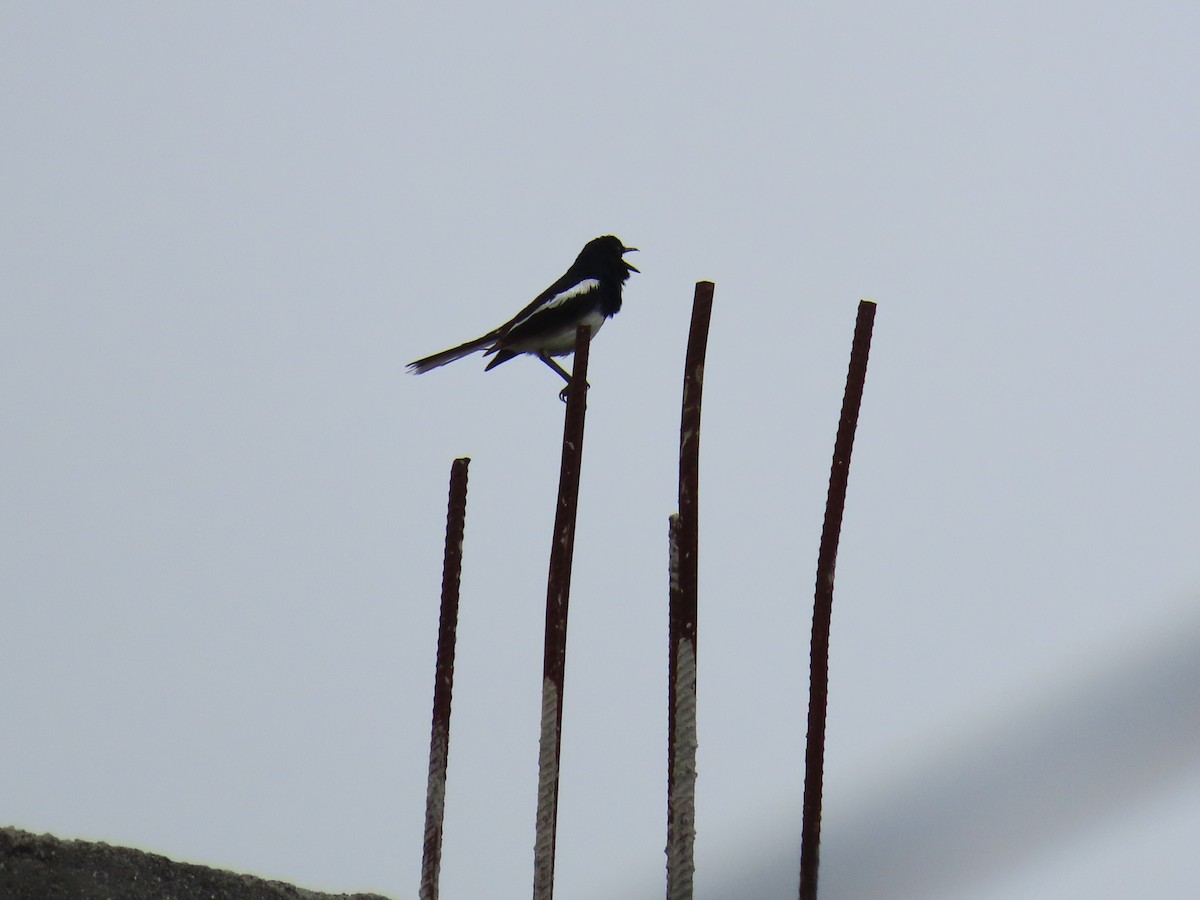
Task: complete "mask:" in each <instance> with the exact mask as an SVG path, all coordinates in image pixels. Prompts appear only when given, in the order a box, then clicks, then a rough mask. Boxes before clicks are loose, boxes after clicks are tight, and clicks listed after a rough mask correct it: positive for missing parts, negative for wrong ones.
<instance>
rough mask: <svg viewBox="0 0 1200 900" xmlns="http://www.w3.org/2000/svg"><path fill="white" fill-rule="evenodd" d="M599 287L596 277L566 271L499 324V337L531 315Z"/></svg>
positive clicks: (522, 323) (518, 325)
mask: <svg viewBox="0 0 1200 900" xmlns="http://www.w3.org/2000/svg"><path fill="white" fill-rule="evenodd" d="M599 288H600V281H599V279H596V278H583V279H581V278H579V277H578V276H576V275H572V274H571V273H569V272H568V273H567V274H566V275H564V276H563V277H562V278H560V279H558V281H556V282H554V284H552V285H550V287H548V288H546V289H545V290H544V291H542V292H541V293H540V294H538V295H537V296H536V297H535V298H534V299H533V300H532V301H531V302H530V304H529V305H528V306H526V307H525V308H524V309H523V310H521V311H520V312H519V313H517V314H516V315H515V316H513V317H512V318H511V319H509V320H508V321H507V322H505V323H504V324H503V325H501V326H500V327H499V328H498V329H496V330H497V332H499V334H500V336H501V337H504V336H507V335H508V334H510V333H512V331H513V330H514V329H516V328H519V327H520V326H522V325H524V324H525V323H527V322H528V321H529V319H531V318H532V317H533V316H535V315H537V314H539V313H541V312H544V311H546V310H551V309H554V308H555V307H559V306H562V305H563V304H565V303H568V301H571V300H573V299H574V298H576V297H582V296H584V295H585V294H589V293H591V292H592V291H595V290H598V289H599Z"/></svg>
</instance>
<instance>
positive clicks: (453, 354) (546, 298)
mask: <svg viewBox="0 0 1200 900" xmlns="http://www.w3.org/2000/svg"><path fill="white" fill-rule="evenodd" d="M636 250H637V247H626V246H625V245H624V244H623V243H621V240H620V239H619V238H617V237H615V236H613V235H611V234H606V235H604V236H603V237H598V238H595V239H594V240H590V241H588V242H587V243H586V244H585V245H584V247H583V249H582V250H581V251H580V252H579V256H578V257H576V258H575V262H573V263H571V267H570V268H569V269H567V271H566V272H564V273H563V275H562V277H561V278H559V279H558V280H557V281H556V282H554V284H552V285H550V287H548V288H546V289H545V290H544V291H542V292H541V293H540V294H538V295H537V296H536V297H534V298H533V300H532V302H530V304H529V305H528V306H526V307H525V308H524V309H523V310H521V311H520V312H519V313H517V314H516V315H515V316H513V317H512V318H511V319H509V320H508V321H507V322H505V323H504V324H503V325H501V326H500V327H499V328H494V329H492V330H491V331H489V332H488V333H487V334H484V335H481V336H479V337H477V338H475V339H474V340H473V341H467V342H466V343H465V344H459V345H458V346H457V347H451V348H450V349H449V350H443V351H442V352H441V353H435V354H433V355H432V356H426V357H424V358H423V359H418V360H416V361H415V362H410V363H409V364H408V366H407V368H408V370H409V371H410V372H411V373H412V374H414V375H420V374H422V373H424V372H429V371H431V370H432V369H436V368H438V367H439V366H444V365H446V363H451V362H454V360H456V359H462V358H463V357H464V356H470V355H471V354H472V353H475V352H476V351H478V350H482V351H483V355H484V356H492V357H493V359H492V360H491V361H490V362H489V363H488V364H487V366H486V367H485V368H484V371H485V372H486V371H490V370H491V369H494V368H496V366H498V365H500V364H501V363H506V362H508V361H509V360H510V359H512V358H513V357H515V356H520V355H521V354H523V353H528V354H530V355H532V356H536V357H537V358H538V359H540V360H541V361H542V362H544V363H545V364H546V365H547V366H549V367H550V368H551V369H553V370H554V371H555V372H557V373H558V374H559V375H561V376H562V378H563V380H564V381H566V382H567V385H568V386H570V384H571V374H570V373H569V372H567V370H566V369H564V368H563V367H562V366H560V365H559V364H558V363H556V362H555V361H554V359H553V357H555V356H567V355H568V354H570V353H572V352H574V350H575V330H576V329H577V328H578V327H579V326H580V325H587V326H588V327H589V328H591V332H592V334H591V336H592V337H595V336H596V332H598V331H599V330H600V326H601V325H603V324H604V322H605V321H606V320H607V319H609V318H610V317H612V316H614V315H616V314H617V312H618V311H619V310H620V309H621V288H622V287H623V286H624V285H625V282H626V281H628V280H629V273H630V272H638V271H639V270H638V269H636V268H634V266H633V265H632V264H631V263H629V262H626V261H625V259H624V258H623V256H624V254H626V253H632V252H634V251H636ZM639 274H640V273H639ZM566 390H567V389H566V388H563V391H562V393H561V394H560V395H559V396H560V397H563V398H564V399H565V396H566Z"/></svg>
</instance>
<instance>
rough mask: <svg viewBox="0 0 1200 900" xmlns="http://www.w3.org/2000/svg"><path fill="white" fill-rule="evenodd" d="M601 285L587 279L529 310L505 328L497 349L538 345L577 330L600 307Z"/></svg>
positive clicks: (498, 339)
mask: <svg viewBox="0 0 1200 900" xmlns="http://www.w3.org/2000/svg"><path fill="white" fill-rule="evenodd" d="M599 290H600V282H599V281H598V280H597V279H595V278H587V279H584V280H583V281H579V282H576V283H575V284H574V285H573V286H572V287H570V288H567V289H566V290H563V291H560V292H559V293H557V294H553V295H551V296H550V297H548V298H547V299H545V300H544V301H543V302H542V303H541V304H540V305H538V306H537V307H534V308H532V309H529V308H527V309H526V310H524V311H523V315H521V316H518V317H517V318H515V319H513V320H512V321H511V322H509V323H508V324H507V325H505V326H504V327H503V328H502V329H501V332H500V335H499V336H498V337H497V338H496V343H495V345H494V347H495V348H496V349H499V348H500V347H507V346H513V345H517V344H521V343H523V342H525V341H529V340H533V341H536V340H537V339H538V337H539V336H541V335H545V334H553V333H554V332H557V331H562V330H563V329H570V330H572V331H573V330H574V327H575V326H576V325H577V324H579V322H580V321H582V320H583V318H584V317H585V316H587V314H588V313H589V312H591V311H594V309H595V308H596V306H597V301H598V298H597V292H598V291H599Z"/></svg>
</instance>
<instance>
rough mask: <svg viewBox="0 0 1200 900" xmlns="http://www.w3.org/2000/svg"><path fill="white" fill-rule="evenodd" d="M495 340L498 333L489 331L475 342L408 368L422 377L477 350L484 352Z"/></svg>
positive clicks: (413, 363) (435, 355)
mask: <svg viewBox="0 0 1200 900" xmlns="http://www.w3.org/2000/svg"><path fill="white" fill-rule="evenodd" d="M495 339H496V332H494V331H489V332H488V333H487V334H485V335H484V336H483V337H477V338H475V340H473V341H467V342H466V343H465V344H459V345H458V346H457V347H451V348H450V349H449V350H443V351H442V352H441V353H435V354H433V356H426V357H425V358H424V359H418V360H417V361H416V362H410V363H409V364H408V365H407V366H406V368H407V369H408V370H409V371H410V372H412V374H414V375H422V374H424V373H425V372H428V371H429V370H430V369H436V368H437V367H438V366H444V365H445V364H446V363H451V362H454V361H455V360H456V359H462V358H463V357H464V356H470V355H471V354H472V353H474V352H475V351H476V350H482V349H483V348H484V347H487V346H488V345H489V344H491V343H492V341H494V340H495Z"/></svg>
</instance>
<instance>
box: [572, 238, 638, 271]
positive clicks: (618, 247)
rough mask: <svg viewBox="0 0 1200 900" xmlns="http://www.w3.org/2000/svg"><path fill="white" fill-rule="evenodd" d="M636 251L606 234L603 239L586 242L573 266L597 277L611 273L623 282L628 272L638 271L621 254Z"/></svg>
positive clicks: (635, 248) (634, 248) (618, 239)
mask: <svg viewBox="0 0 1200 900" xmlns="http://www.w3.org/2000/svg"><path fill="white" fill-rule="evenodd" d="M636 251H637V247H626V246H625V245H624V244H622V243H621V239H620V238H618V237H614V236H613V235H611V234H606V235H604V237H598V238H596V239H594V240H591V241H588V242H587V243H586V244H585V245H584V247H583V250H581V251H580V253H579V258H578V259H576V260H575V265H576V266H579V267H581V268H583V269H587V270H591V271H593V272H595V274H597V275H599V274H609V273H612V274H615V275H616V276H617V277H618V278H620V279H621V281H625V280H626V279H627V278H628V277H629V273H630V272H638V269H636V268H635V267H634V265H633V264H632V263H630V262H627V261H626V260H625V259H624V258H623V254H626V253H633V252H636Z"/></svg>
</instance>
